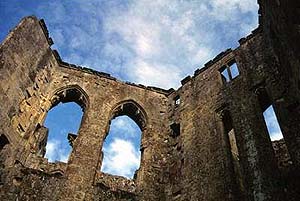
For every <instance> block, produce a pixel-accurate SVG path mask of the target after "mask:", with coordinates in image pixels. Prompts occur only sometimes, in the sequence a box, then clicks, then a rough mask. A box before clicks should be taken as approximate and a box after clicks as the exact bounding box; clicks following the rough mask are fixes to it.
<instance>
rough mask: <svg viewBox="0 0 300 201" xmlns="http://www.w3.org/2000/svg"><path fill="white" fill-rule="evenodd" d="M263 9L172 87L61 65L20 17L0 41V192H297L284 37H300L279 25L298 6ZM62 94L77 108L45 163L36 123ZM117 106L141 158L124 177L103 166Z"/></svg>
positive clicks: (295, 107)
mask: <svg viewBox="0 0 300 201" xmlns="http://www.w3.org/2000/svg"><path fill="white" fill-rule="evenodd" d="M277 2H279V1H277ZM294 3H295V4H296V2H294ZM260 6H261V8H260V14H261V17H260V26H259V28H258V29H256V30H254V31H253V32H252V34H250V35H249V36H247V37H246V38H243V39H241V40H240V41H239V42H240V46H239V47H238V48H236V49H235V50H231V49H229V50H226V51H225V52H222V53H220V54H219V55H217V56H216V57H215V58H214V59H212V60H211V61H209V62H208V63H206V64H205V66H204V67H203V68H201V69H198V70H196V71H195V73H194V75H193V76H188V77H186V78H184V79H183V80H182V81H181V83H182V86H181V87H180V88H179V89H178V90H173V89H170V90H164V89H159V88H155V87H146V86H143V85H136V84H133V83H125V82H121V81H119V80H117V79H116V78H114V77H111V76H110V75H109V74H106V73H103V72H97V71H94V70H91V69H88V68H83V67H80V66H76V65H73V64H68V63H65V62H63V61H62V60H61V59H60V57H59V55H58V53H57V52H56V51H54V50H51V48H50V46H51V45H52V40H51V38H49V36H48V32H47V28H46V26H45V24H44V22H43V21H40V20H38V19H37V18H35V17H27V18H24V19H23V20H22V21H21V22H20V23H19V25H18V26H17V27H16V28H15V29H14V30H12V32H11V33H10V34H9V35H8V37H7V38H6V39H5V40H4V42H3V43H2V44H1V46H0V102H1V108H0V119H1V121H0V140H1V141H0V148H1V149H0V199H1V200H16V199H17V200H178V201H179V200H182V201H184V200H197V201H198V200H199V201H201V200H203V201H207V200H210V201H220V200H223V201H240V200H245V201H276V200H278V201H279V200H280V201H282V200H299V198H300V197H299V194H300V192H299V184H298V183H297V181H300V180H299V163H300V147H299V130H300V128H299V126H300V123H299V122H300V109H299V102H300V100H299V97H300V96H299V91H300V90H299V89H300V88H299V87H298V86H299V83H298V82H299V80H300V77H297V75H298V74H299V65H298V64H299V59H298V57H297V56H298V55H299V52H298V49H297V46H295V45H292V44H291V41H290V37H292V38H294V39H295V38H296V39H299V38H298V36H297V34H292V32H293V30H290V29H289V31H287V32H284V31H283V30H284V28H283V27H287V26H289V25H290V23H291V20H290V18H292V16H291V15H290V14H289V15H286V13H287V11H289V10H292V11H293V12H292V13H297V12H298V11H297V9H293V6H292V4H288V3H282V4H280V5H278V4H277V5H275V3H271V4H268V5H267V4H265V2H260ZM277 13H279V15H280V16H287V17H286V18H284V19H285V20H279V19H278V18H276V17H275V15H276V14H277ZM293 23H297V22H294V21H293ZM294 30H296V28H295V29H294ZM278 41H280V43H277V42H278ZM233 64H236V65H237V68H238V75H237V76H236V74H235V73H236V72H234V70H233V67H232V65H233ZM225 71H226V72H227V73H228V77H226V76H224V75H222V74H223V72H225ZM297 73H298V74H297ZM266 96H267V97H268V104H271V105H273V107H274V110H275V113H276V115H277V117H278V121H279V124H280V126H281V129H282V132H283V136H284V141H282V143H283V144H284V146H285V147H286V149H285V153H286V152H288V153H289V154H290V156H291V159H290V161H291V163H289V164H288V165H287V166H284V167H278V165H277V164H279V162H280V161H278V160H283V159H284V157H281V158H278V157H277V155H278V149H277V150H276V151H277V152H276V154H275V153H274V149H273V146H274V143H273V142H271V140H270V138H269V135H268V131H267V127H266V124H265V122H264V118H263V111H264V106H262V105H263V104H264V102H263V101H264V100H267V99H266ZM59 102H76V103H78V104H79V105H80V106H81V107H82V109H83V112H84V114H83V118H82V121H81V125H80V128H79V132H78V136H77V137H76V139H75V140H74V141H73V142H72V143H73V144H72V152H71V155H70V157H69V160H68V162H67V163H63V162H56V163H50V162H48V160H47V159H46V158H44V157H43V155H44V154H45V146H46V141H47V136H48V131H49V130H48V128H46V127H45V126H44V120H45V117H46V115H47V113H48V111H49V110H50V109H51V108H52V107H54V106H55V105H56V104H58V103H59ZM118 115H128V116H129V117H131V118H132V119H133V120H134V121H135V122H136V123H137V124H138V125H139V127H140V128H141V130H142V140H141V152H142V158H141V165H140V168H139V170H138V171H137V177H136V178H135V179H132V180H129V179H126V178H124V177H120V176H115V175H109V174H105V173H103V172H101V171H100V167H101V165H102V159H103V156H102V152H101V150H102V146H103V143H104V140H105V137H106V135H107V134H108V131H109V124H110V121H111V119H112V118H113V117H115V116H118ZM280 143H281V142H280ZM2 145H3V146H2ZM277 145H278V143H277ZM282 146H283V145H282ZM279 150H281V149H279ZM279 152H280V151H279ZM279 155H280V153H279ZM295 178H297V179H295Z"/></svg>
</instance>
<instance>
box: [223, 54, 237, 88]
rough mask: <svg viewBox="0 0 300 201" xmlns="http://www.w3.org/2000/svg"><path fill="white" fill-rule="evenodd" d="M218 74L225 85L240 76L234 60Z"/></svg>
mask: <svg viewBox="0 0 300 201" xmlns="http://www.w3.org/2000/svg"><path fill="white" fill-rule="evenodd" d="M220 73H221V76H222V79H223V81H224V82H225V83H226V82H230V81H232V80H233V79H235V78H236V77H237V76H239V75H240V72H239V69H238V66H237V64H236V62H235V61H234V60H233V61H231V62H229V63H228V64H226V65H225V66H223V67H222V68H221V69H220Z"/></svg>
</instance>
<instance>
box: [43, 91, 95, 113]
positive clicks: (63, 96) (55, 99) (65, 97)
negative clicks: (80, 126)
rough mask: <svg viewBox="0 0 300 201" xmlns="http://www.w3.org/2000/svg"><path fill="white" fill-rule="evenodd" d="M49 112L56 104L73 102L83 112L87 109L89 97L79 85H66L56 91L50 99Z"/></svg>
mask: <svg viewBox="0 0 300 201" xmlns="http://www.w3.org/2000/svg"><path fill="white" fill-rule="evenodd" d="M50 102H51V105H50V108H48V110H50V109H51V108H53V107H55V106H56V105H57V104H58V103H60V102H62V103H67V102H75V103H77V104H78V105H79V106H80V107H81V108H82V110H83V112H84V111H85V110H86V109H87V108H88V107H89V96H88V95H87V93H86V92H85V91H84V90H83V89H82V88H81V87H80V86H79V85H68V86H64V87H61V88H59V89H56V90H55V91H54V92H53V93H52V95H51V98H50Z"/></svg>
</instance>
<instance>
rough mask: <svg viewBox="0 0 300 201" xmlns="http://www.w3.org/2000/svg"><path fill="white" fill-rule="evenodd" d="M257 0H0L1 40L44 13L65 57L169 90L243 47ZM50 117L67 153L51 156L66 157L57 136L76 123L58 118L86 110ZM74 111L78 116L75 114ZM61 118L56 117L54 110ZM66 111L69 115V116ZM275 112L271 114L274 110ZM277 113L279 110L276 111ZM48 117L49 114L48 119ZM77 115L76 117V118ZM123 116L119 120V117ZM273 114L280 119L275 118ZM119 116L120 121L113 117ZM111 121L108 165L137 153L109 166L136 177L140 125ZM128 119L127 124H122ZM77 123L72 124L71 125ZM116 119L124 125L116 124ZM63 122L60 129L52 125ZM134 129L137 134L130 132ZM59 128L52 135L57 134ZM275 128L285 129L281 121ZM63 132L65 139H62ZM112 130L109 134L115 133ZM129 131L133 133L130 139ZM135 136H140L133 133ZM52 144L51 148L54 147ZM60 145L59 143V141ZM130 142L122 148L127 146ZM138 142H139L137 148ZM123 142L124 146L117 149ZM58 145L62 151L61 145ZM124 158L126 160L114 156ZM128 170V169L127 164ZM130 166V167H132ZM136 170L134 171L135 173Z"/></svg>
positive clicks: (255, 19)
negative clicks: (21, 23)
mask: <svg viewBox="0 0 300 201" xmlns="http://www.w3.org/2000/svg"><path fill="white" fill-rule="evenodd" d="M256 2H257V1H256V0H201V1H200V0H199V1H195V0H156V1H154V0H128V1H126V0H114V1H112V0H111V1H108V0H84V1H82V0H51V1H50V0H43V1H36V0H26V1H20V0H0V40H1V41H2V40H3V39H4V38H5V36H6V35H7V34H8V31H9V30H10V29H12V28H13V27H14V26H16V25H17V24H18V22H19V21H20V19H21V18H22V17H24V16H28V15H36V16H37V17H39V18H43V19H45V22H46V25H47V27H48V30H49V32H50V36H51V37H52V38H53V41H54V45H53V47H52V48H53V49H57V50H58V51H59V53H60V55H61V57H62V59H63V60H65V61H67V62H70V63H75V64H77V65H82V66H88V67H90V68H93V69H95V70H99V71H104V72H107V73H110V74H112V75H113V76H114V77H117V78H119V79H121V80H124V81H131V82H135V83H141V84H145V85H153V86H157V87H162V88H166V89H168V88H170V87H173V88H177V87H178V86H179V85H180V80H181V79H182V78H184V77H185V76H186V75H189V74H193V72H194V70H195V69H197V68H199V67H202V66H203V64H204V63H206V62H207V61H208V60H209V59H211V58H213V57H214V56H215V55H217V54H218V53H219V52H221V51H223V50H225V49H227V48H230V47H231V48H235V47H237V46H238V42H237V41H238V39H240V38H241V37H244V36H246V35H247V34H249V33H250V32H251V31H252V30H253V29H254V28H256V27H257V22H258V15H257V10H258V6H257V3H256ZM66 107H67V108H65V109H62V110H59V109H57V111H56V108H53V112H52V111H51V113H49V115H48V117H47V121H46V122H48V123H47V125H49V127H51V128H50V135H49V142H52V141H53V142H56V144H55V143H54V145H55V146H56V147H58V146H62V149H63V150H64V151H61V152H62V153H60V154H57V153H56V154H53V155H57V156H56V157H54V156H53V157H50V155H51V154H50V152H47V154H48V155H47V156H49V158H51V160H55V159H56V160H57V159H58V160H62V159H65V160H64V161H66V158H67V157H65V155H66V154H65V153H67V152H68V150H67V148H66V146H67V145H65V143H63V144H64V145H61V144H62V142H61V140H58V141H55V139H60V138H57V137H56V135H61V136H64V137H63V138H64V139H65V136H66V135H67V134H66V132H64V131H67V132H70V131H72V132H75V131H76V129H77V127H74V126H73V125H72V124H67V123H65V124H59V123H60V122H59V119H63V120H65V121H68V120H67V119H68V118H69V119H71V122H73V123H74V124H75V122H76V121H78V119H79V121H80V118H81V117H80V115H81V113H80V111H77V109H76V107H75V106H74V105H72V104H71V105H68V106H66ZM69 110H74V111H76V114H73V115H70V116H69V117H67V116H68V113H69ZM51 115H53V116H55V115H56V116H59V118H53V119H52V120H50V118H51V117H50V116H51ZM64 115H66V116H64ZM269 116H270V115H269ZM271 116H272V115H271ZM271 116H270V119H271ZM48 118H49V120H48ZM75 119H76V121H75ZM119 119H120V120H119ZM273 119H274V118H273ZM114 121H116V122H117V123H114ZM114 121H113V122H112V127H114V128H115V130H113V128H112V131H111V132H112V133H115V136H117V137H115V138H114V139H108V140H107V141H108V142H109V143H106V144H105V147H104V152H106V153H107V154H105V156H108V158H107V159H106V158H105V161H104V164H111V163H112V161H114V157H115V158H118V157H119V155H120V154H124V150H125V149H126V151H127V152H126V154H128V155H130V156H131V158H130V159H129V160H128V161H130V163H128V161H123V162H122V164H118V167H120V168H119V170H118V171H117V172H116V169H117V167H112V166H111V165H109V166H108V167H112V168H110V169H109V168H106V167H102V169H103V171H107V172H112V173H113V174H118V172H119V173H120V172H121V173H120V175H123V176H126V177H132V172H134V171H131V176H130V175H129V173H128V171H127V170H128V169H134V168H133V167H136V161H137V160H139V155H138V154H139V151H138V149H139V147H138V148H137V146H135V145H137V144H139V140H140V138H139V137H138V136H139V135H140V134H139V132H140V131H139V129H138V128H135V129H125V130H124V129H123V128H125V127H126V128H127V127H128V128H129V127H134V126H135V124H134V123H133V122H132V121H131V120H130V119H129V118H125V117H120V118H118V119H115V120H114ZM119 121H120V122H122V124H123V123H124V125H125V126H123V125H122V126H121V127H118V125H120V124H121V123H120V122H119ZM67 125H68V126H69V125H72V127H70V128H66V126H67ZM115 125H117V126H115ZM55 126H56V127H57V128H53V127H55ZM127 131H128V132H129V131H130V134H124V133H126V132H127ZM52 132H53V133H52ZM272 132H273V133H278V132H277V130H276V129H275V127H274V128H273V130H272ZM61 136H60V137H61ZM109 136H110V135H109ZM126 136H127V137H126ZM128 136H135V137H134V138H128ZM48 144H50V145H51V143H48ZM50 145H48V150H49V149H50V148H49V146H50ZM52 145H53V143H52ZM120 147H123V149H120ZM132 147H133V148H132ZM117 148H118V149H117ZM54 150H57V149H54ZM115 161H120V160H115ZM126 168H127V169H126ZM125 169H126V170H125ZM129 172H130V171H129Z"/></svg>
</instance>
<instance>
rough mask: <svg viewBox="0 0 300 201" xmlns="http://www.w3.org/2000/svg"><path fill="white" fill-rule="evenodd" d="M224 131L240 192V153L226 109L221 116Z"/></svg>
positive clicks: (241, 181) (242, 188) (242, 184)
mask: <svg viewBox="0 0 300 201" xmlns="http://www.w3.org/2000/svg"><path fill="white" fill-rule="evenodd" d="M222 121H223V125H224V131H225V133H226V134H227V136H228V140H229V146H230V152H231V158H232V164H233V168H234V173H235V176H236V183H237V184H238V186H239V188H240V190H241V192H243V191H244V182H243V177H242V171H241V165H240V155H239V150H238V146H237V141H236V135H235V131H234V128H233V123H232V118H231V115H230V113H229V112H228V111H225V112H224V116H223V118H222Z"/></svg>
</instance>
